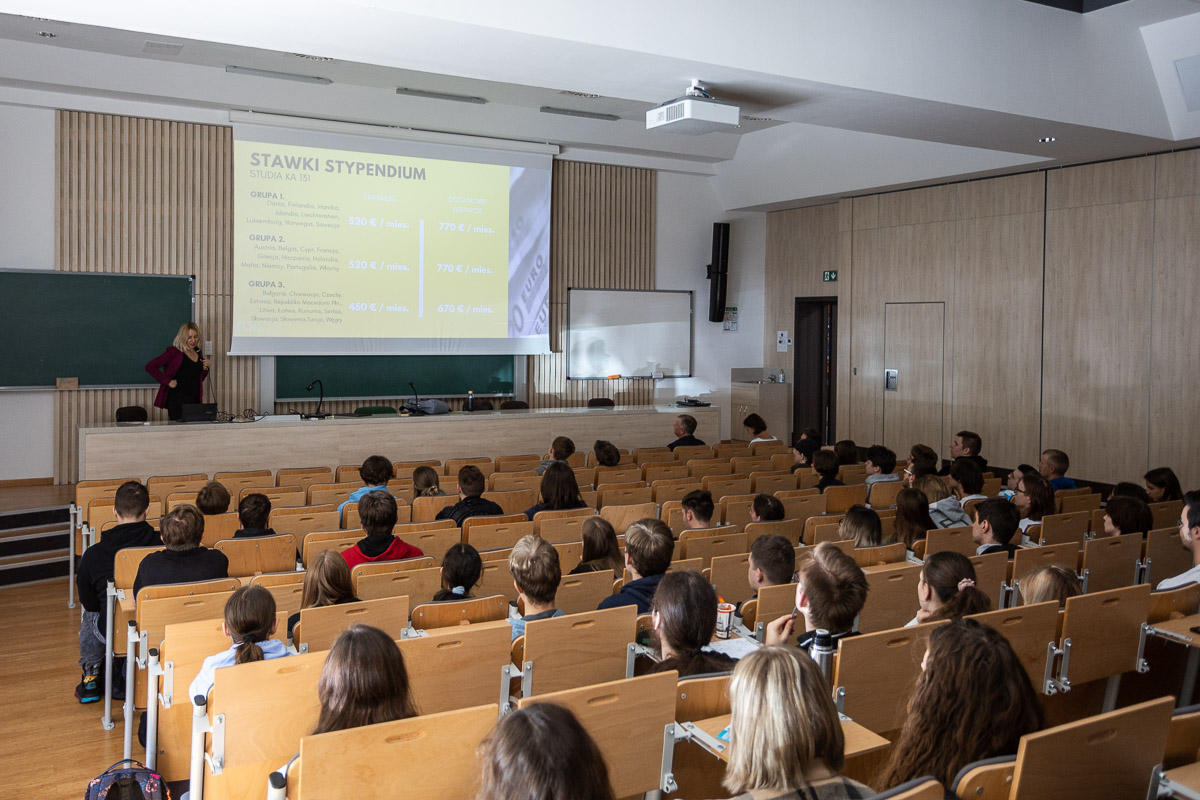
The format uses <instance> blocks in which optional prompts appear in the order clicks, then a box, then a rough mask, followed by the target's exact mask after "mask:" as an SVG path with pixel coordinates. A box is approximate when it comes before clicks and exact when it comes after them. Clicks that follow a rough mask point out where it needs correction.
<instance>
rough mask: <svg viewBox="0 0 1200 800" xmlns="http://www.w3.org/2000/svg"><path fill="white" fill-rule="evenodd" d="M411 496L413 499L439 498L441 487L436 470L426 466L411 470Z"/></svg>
mask: <svg viewBox="0 0 1200 800" xmlns="http://www.w3.org/2000/svg"><path fill="white" fill-rule="evenodd" d="M412 479H413V495H414V496H415V497H440V496H441V494H442V485H441V483H440V482H439V480H438V474H437V470H435V469H434V468H433V467H431V466H429V465H428V464H425V465H422V466H420V467H417V468H416V469H414V470H413V475H412Z"/></svg>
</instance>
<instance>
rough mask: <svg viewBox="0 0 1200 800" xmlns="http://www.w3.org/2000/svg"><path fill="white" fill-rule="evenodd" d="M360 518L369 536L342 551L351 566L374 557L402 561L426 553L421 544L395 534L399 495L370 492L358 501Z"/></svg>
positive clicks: (373, 559) (352, 567) (381, 559)
mask: <svg viewBox="0 0 1200 800" xmlns="http://www.w3.org/2000/svg"><path fill="white" fill-rule="evenodd" d="M358 518H359V520H360V521H361V522H362V526H363V530H364V531H366V534H367V535H366V536H365V537H364V538H362V539H359V540H358V541H357V542H355V544H354V546H353V547H348V548H346V549H345V550H343V551H342V557H343V558H345V559H346V564H347V565H348V566H349V567H350V569H354V568H355V567H356V566H358V565H359V564H367V563H370V562H374V561H399V560H401V559H404V558H417V557H418V556H423V555H425V554H424V553H422V552H421V550H420V548H417V547H413V546H412V545H411V544H409V543H408V542H406V541H404V540H403V539H400V538H399V537H397V536H395V535H393V534H392V529H393V528H395V527H396V498H394V497H392V496H391V495H390V494H388V493H387V492H368V493H367V494H365V495H363V496H362V499H360V500H359V501H358Z"/></svg>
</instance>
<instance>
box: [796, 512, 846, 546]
mask: <svg viewBox="0 0 1200 800" xmlns="http://www.w3.org/2000/svg"><path fill="white" fill-rule="evenodd" d="M844 516H845V514H819V515H816V516H812V517H809V518H808V519H806V520H804V538H803V542H804V543H805V544H806V545H808V546H809V547H814V546H816V541H817V539H816V536H817V527H818V526H821V525H835V526H836V524H837V523H839V522H841V521H842V517H844ZM826 535H828V531H827V532H826ZM835 539H836V537H834V538H827V539H826V540H825V541H830V542H831V541H834V540H835Z"/></svg>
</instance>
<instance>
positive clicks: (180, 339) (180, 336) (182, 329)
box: [171, 322, 200, 352]
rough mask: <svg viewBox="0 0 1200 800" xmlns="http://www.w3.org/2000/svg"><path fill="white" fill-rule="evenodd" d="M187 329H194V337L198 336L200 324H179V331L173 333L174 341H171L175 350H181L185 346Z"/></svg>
mask: <svg viewBox="0 0 1200 800" xmlns="http://www.w3.org/2000/svg"><path fill="white" fill-rule="evenodd" d="M189 331H195V332H196V338H197V339H199V338H200V326H199V325H197V324H196V323H194V322H185V323H183V324H182V325H180V326H179V331H178V332H177V333H176V334H175V341H174V342H172V343H171V344H173V345H175V349H176V350H179V351H180V352H183V348H185V347H186V346H187V338H188V332H189Z"/></svg>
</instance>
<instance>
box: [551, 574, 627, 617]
mask: <svg viewBox="0 0 1200 800" xmlns="http://www.w3.org/2000/svg"><path fill="white" fill-rule="evenodd" d="M612 592H613V574H612V570H608V569H605V570H598V571H596V572H581V573H579V574H578V575H569V574H567V572H566V571H564V572H563V576H562V581H561V582H560V583H559V584H558V594H557V595H556V596H555V598H554V605H555V607H556V608H558V609H559V610H560V611H562V612H563V613H564V614H580V613H583V612H587V611H593V610H595V609H596V607H597V606H599V605H600V603H601V601H603V600H604V599H605V598H606V597H608V596H609V595H611V594H612Z"/></svg>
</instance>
